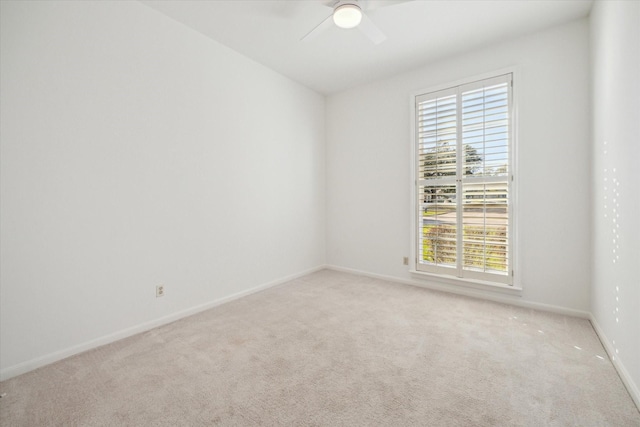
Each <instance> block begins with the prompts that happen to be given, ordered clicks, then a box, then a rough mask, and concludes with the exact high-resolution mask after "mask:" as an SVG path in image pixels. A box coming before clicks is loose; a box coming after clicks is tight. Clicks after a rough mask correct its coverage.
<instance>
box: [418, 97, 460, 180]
mask: <svg viewBox="0 0 640 427" xmlns="http://www.w3.org/2000/svg"><path fill="white" fill-rule="evenodd" d="M456 105H457V103H456V95H450V96H445V97H442V98H435V99H430V100H427V101H423V102H420V103H419V104H418V153H419V157H420V158H419V167H418V169H419V174H420V177H421V179H433V178H438V177H443V176H455V175H456V145H457V128H456V126H457V125H456V120H457V118H456V115H457V113H456V108H457V107H456Z"/></svg>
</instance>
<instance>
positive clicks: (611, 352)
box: [589, 314, 640, 411]
mask: <svg viewBox="0 0 640 427" xmlns="http://www.w3.org/2000/svg"><path fill="white" fill-rule="evenodd" d="M589 321H590V322H591V325H592V326H593V329H594V330H595V331H596V334H597V335H598V338H600V342H601V343H602V346H603V347H604V349H605V350H606V352H607V355H608V356H609V360H610V361H611V363H612V364H613V367H614V368H615V369H616V371H617V372H618V375H619V376H620V379H621V380H622V383H623V384H624V386H625V387H626V388H627V391H628V392H629V395H631V398H632V399H633V402H634V403H635V404H636V406H637V407H638V411H640V389H639V388H638V384H636V383H635V382H634V381H633V378H631V375H629V371H627V368H625V366H624V363H623V362H622V359H620V356H619V355H617V354H616V350H615V347H614V346H613V344H612V342H611V341H610V340H609V339H608V338H607V336H606V335H605V333H604V331H603V330H602V328H601V327H600V325H599V324H598V321H597V320H596V318H595V316H594V315H593V314H590V315H589Z"/></svg>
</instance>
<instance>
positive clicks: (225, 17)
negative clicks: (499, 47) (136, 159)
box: [141, 0, 593, 94]
mask: <svg viewBox="0 0 640 427" xmlns="http://www.w3.org/2000/svg"><path fill="white" fill-rule="evenodd" d="M141 1H142V3H144V4H146V5H148V6H149V7H151V8H153V9H156V10H158V11H159V12H161V13H163V14H165V15H167V16H169V17H171V18H173V19H175V20H176V21H179V22H182V23H183V24H185V25H187V26H189V27H191V28H193V29H195V30H197V31H199V32H200V33H202V34H204V35H206V36H208V37H210V38H212V39H214V40H216V41H218V42H220V43H222V44H224V45H226V46H228V47H230V48H231V49H233V50H235V51H237V52H239V53H241V54H243V55H245V56H247V57H249V58H252V59H253V60H255V61H257V62H259V63H261V64H264V65H266V66H267V67H269V68H271V69H273V70H276V71H278V72H279V73H281V74H284V75H286V76H288V77H290V78H291V79H293V80H295V81H298V82H300V83H302V84H303V85H305V86H307V87H309V88H311V89H313V90H315V91H317V92H320V93H323V94H330V93H335V92H339V91H342V90H345V89H348V88H351V87H354V86H357V85H360V84H364V83H367V82H371V81H374V80H377V79H381V78H385V77H389V76H392V75H394V74H398V73H401V72H403V71H407V70H410V69H412V68H415V67H418V66H420V65H424V64H427V63H429V62H431V61H434V60H437V59H439V58H443V57H445V56H450V55H453V54H456V53H461V52H464V51H467V50H470V49H473V48H477V47H479V46H483V45H487V44H491V43H495V42H497V41H500V40H508V39H510V38H513V37H517V36H520V35H523V34H526V33H531V32H535V31H538V30H541V29H543V28H547V27H550V26H553V25H557V24H561V23H564V22H569V21H571V20H575V19H578V18H581V17H584V16H587V15H588V14H589V11H590V10H591V6H592V3H593V1H592V0H588V1H583V0H462V1H458V0H413V1H406V0H397V1H374V0H368V1H367V0H363V1H361V3H363V4H362V6H363V9H365V13H366V14H367V15H368V16H369V17H370V18H371V20H373V22H374V23H375V24H376V25H377V26H378V27H379V28H380V29H381V30H382V31H383V32H384V33H385V34H386V36H387V40H386V41H384V42H383V43H381V44H379V45H374V44H373V43H372V42H371V41H369V40H368V39H367V38H366V37H365V36H364V35H363V34H362V33H361V32H360V31H358V30H355V29H353V30H343V29H339V28H337V27H334V26H332V27H330V28H329V29H328V30H327V31H325V32H324V33H322V34H321V35H320V36H319V37H318V38H316V39H315V40H313V41H305V42H301V41H300V39H301V38H302V37H303V36H304V35H305V34H307V33H308V32H309V31H310V30H311V29H313V28H314V27H315V26H316V25H318V24H319V23H320V22H321V21H322V20H323V19H325V18H326V17H327V16H329V15H330V14H331V11H332V9H331V8H330V7H329V6H328V5H331V4H332V1H331V0H273V1H272V0H210V1H203V0H141ZM389 3H391V5H389ZM381 6H383V7H381Z"/></svg>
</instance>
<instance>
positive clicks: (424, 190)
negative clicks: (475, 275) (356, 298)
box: [416, 91, 458, 269]
mask: <svg viewBox="0 0 640 427" xmlns="http://www.w3.org/2000/svg"><path fill="white" fill-rule="evenodd" d="M433 95H435V96H432V97H425V98H423V99H421V100H418V102H417V105H416V109H417V125H418V132H417V134H418V135H417V136H418V164H419V165H418V174H419V176H418V183H419V184H418V192H419V194H418V198H419V199H418V200H419V206H420V215H419V216H420V228H421V230H420V238H419V245H418V246H419V248H418V259H419V264H429V265H432V266H438V267H442V268H445V269H452V268H453V269H455V268H457V261H458V244H457V235H458V232H457V229H458V226H457V204H456V193H457V186H456V174H457V145H458V143H457V141H458V123H457V122H458V101H457V95H456V92H455V91H444V92H439V93H436V94H433Z"/></svg>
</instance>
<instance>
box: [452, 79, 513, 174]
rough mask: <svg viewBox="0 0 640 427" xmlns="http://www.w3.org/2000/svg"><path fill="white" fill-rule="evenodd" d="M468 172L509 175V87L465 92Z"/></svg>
mask: <svg viewBox="0 0 640 427" xmlns="http://www.w3.org/2000/svg"><path fill="white" fill-rule="evenodd" d="M462 144H463V146H464V150H465V156H464V161H465V165H464V173H465V175H481V176H506V175H507V174H508V169H509V168H508V161H509V86H508V84H507V83H500V84H498V85H493V86H489V87H481V88H479V89H474V90H471V91H467V92H464V93H462Z"/></svg>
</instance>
